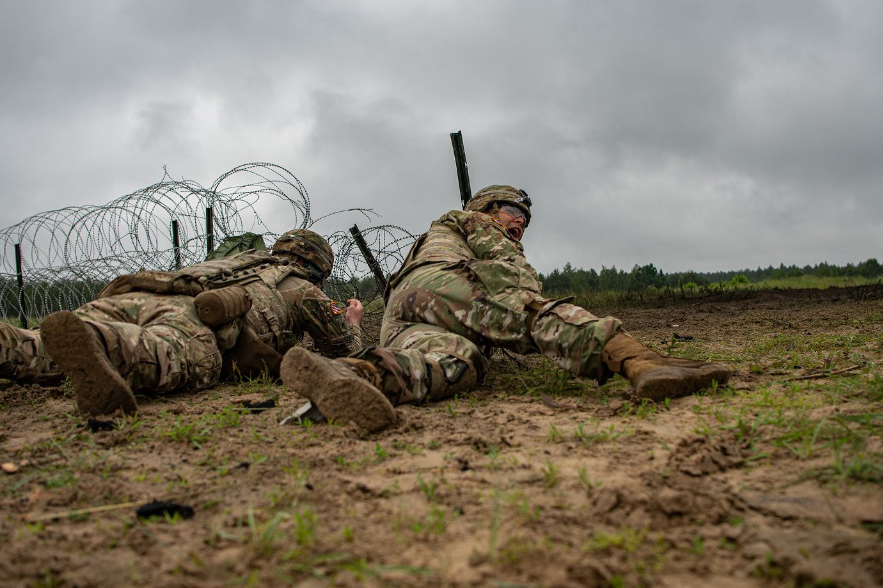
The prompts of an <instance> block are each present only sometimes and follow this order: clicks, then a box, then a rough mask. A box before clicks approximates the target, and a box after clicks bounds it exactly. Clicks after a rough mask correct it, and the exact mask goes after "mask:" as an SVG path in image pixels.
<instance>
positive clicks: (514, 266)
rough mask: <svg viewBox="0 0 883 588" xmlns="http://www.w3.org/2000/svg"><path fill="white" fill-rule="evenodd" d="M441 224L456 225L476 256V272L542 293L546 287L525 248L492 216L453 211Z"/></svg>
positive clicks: (520, 287)
mask: <svg viewBox="0 0 883 588" xmlns="http://www.w3.org/2000/svg"><path fill="white" fill-rule="evenodd" d="M439 222H443V223H445V224H449V225H452V226H456V228H457V230H458V232H459V233H460V234H461V235H462V236H463V238H464V239H465V240H466V244H467V245H468V247H469V249H470V250H471V251H472V253H473V254H474V256H475V259H474V260H473V261H471V262H470V263H469V266H470V268H472V269H473V270H474V271H475V272H476V273H479V274H484V275H485V276H488V277H489V278H491V279H492V281H494V282H505V284H499V285H500V286H505V285H509V286H510V287H514V288H518V289H521V290H526V291H529V292H533V293H535V294H538V295H539V294H542V291H543V285H542V283H541V282H540V279H539V276H538V275H537V272H536V270H535V269H534V268H533V266H532V265H530V263H528V261H527V258H525V257H524V247H523V246H522V245H521V243H519V242H518V241H515V240H514V239H512V238H511V237H510V236H509V234H508V233H507V232H506V230H505V229H504V228H503V226H502V225H500V224H499V223H497V222H496V221H495V220H494V219H493V217H491V216H490V215H487V214H484V213H480V212H463V211H459V210H453V211H451V212H449V213H448V214H447V215H445V216H444V217H442V219H440V221H439Z"/></svg>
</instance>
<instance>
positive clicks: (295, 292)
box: [98, 251, 361, 357]
mask: <svg viewBox="0 0 883 588" xmlns="http://www.w3.org/2000/svg"><path fill="white" fill-rule="evenodd" d="M306 277H307V274H306V270H304V269H303V268H301V267H300V266H298V265H293V264H289V263H287V260H280V259H279V258H277V257H274V256H272V255H270V254H269V253H267V252H265V251H248V252H244V253H239V254H237V255H233V256H230V257H222V258H218V259H214V260H211V261H204V262H202V263H197V264H194V265H190V266H187V267H185V268H181V269H180V270H175V271H144V270H142V271H140V272H138V273H135V274H129V275H125V276H120V277H119V278H117V279H116V280H114V281H113V282H111V283H110V284H108V285H107V287H105V288H104V290H102V291H101V293H100V294H99V295H98V297H99V298H105V297H108V296H112V295H114V294H122V293H125V292H131V291H133V290H138V291H143V292H155V293H157V294H187V295H191V296H195V295H196V294H198V293H200V292H202V291H204V290H210V289H213V288H223V287H226V286H233V285H237V286H241V287H243V288H245V290H246V291H247V292H248V293H249V295H250V296H251V299H252V307H251V309H250V310H249V311H248V312H247V313H246V315H245V317H244V320H241V321H240V320H237V321H235V322H233V323H230V324H227V325H223V326H221V327H219V328H218V329H216V331H215V336H216V338H217V340H218V347H219V348H220V349H221V351H224V350H227V349H230V348H231V347H233V345H234V344H235V342H236V338H237V337H238V336H239V331H240V329H241V328H242V326H248V327H251V328H252V330H254V332H255V334H256V335H257V336H258V338H260V339H261V341H263V342H264V343H266V344H267V345H269V346H270V347H272V348H273V349H274V350H276V351H277V352H279V353H280V354H284V353H285V352H286V351H287V350H288V349H289V348H291V347H292V346H293V345H294V344H295V343H297V342H298V341H299V340H300V339H301V338H302V337H303V334H304V333H305V332H306V333H309V335H310V337H311V338H312V339H313V342H314V343H315V345H316V348H317V350H318V351H319V352H320V353H322V354H323V355H327V356H329V357H339V356H343V355H348V354H349V353H352V352H353V351H357V350H358V349H359V348H360V347H361V341H360V337H359V328H358V327H356V326H354V325H351V324H349V323H347V322H346V320H345V318H346V304H342V303H339V302H335V301H332V300H331V299H329V298H328V297H327V296H326V295H325V293H324V292H322V291H321V290H320V289H319V288H317V287H316V286H314V285H313V284H312V283H310V282H309V281H307V279H306Z"/></svg>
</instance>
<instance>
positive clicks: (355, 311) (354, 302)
mask: <svg viewBox="0 0 883 588" xmlns="http://www.w3.org/2000/svg"><path fill="white" fill-rule="evenodd" d="M346 304H347V307H346V322H348V323H352V324H354V325H356V326H357V327H358V326H359V325H361V324H362V317H363V316H364V315H365V307H363V306H362V303H361V301H359V300H358V299H357V298H350V299H349V300H347V301H346Z"/></svg>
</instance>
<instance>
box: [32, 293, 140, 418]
mask: <svg viewBox="0 0 883 588" xmlns="http://www.w3.org/2000/svg"><path fill="white" fill-rule="evenodd" d="M40 333H41V336H42V338H43V345H44V346H45V347H46V352H47V353H49V356H50V357H51V358H52V360H53V361H55V363H57V364H58V365H59V367H61V370H62V371H63V372H64V373H65V375H66V376H67V377H68V378H70V380H71V383H72V384H73V386H74V394H75V396H76V399H77V406H78V407H79V409H80V410H81V411H83V412H85V413H86V414H88V415H100V414H109V413H112V412H114V411H116V410H118V409H122V411H123V412H128V413H133V412H135V411H137V410H138V403H137V402H135V395H134V394H132V390H131V389H130V388H129V385H128V384H127V383H126V380H124V379H123V377H122V376H121V375H120V373H119V372H118V371H117V370H116V368H114V366H113V365H112V364H111V363H110V359H108V357H107V353H105V351H104V346H103V345H102V344H101V341H100V340H99V338H98V335H97V333H95V332H94V331H93V330H92V328H91V327H89V325H87V324H86V323H85V322H83V320H82V319H81V318H80V317H78V316H77V315H75V314H74V313H72V312H70V311H67V310H62V311H59V312H55V313H52V314H50V315H49V316H48V317H46V320H44V321H43V324H41V325H40Z"/></svg>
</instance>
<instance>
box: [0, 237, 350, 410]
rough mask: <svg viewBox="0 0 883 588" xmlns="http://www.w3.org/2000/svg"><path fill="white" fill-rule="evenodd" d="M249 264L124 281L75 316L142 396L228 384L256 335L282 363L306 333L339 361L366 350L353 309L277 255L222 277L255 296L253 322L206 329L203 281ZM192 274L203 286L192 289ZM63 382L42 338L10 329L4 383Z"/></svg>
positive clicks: (212, 265) (0, 339)
mask: <svg viewBox="0 0 883 588" xmlns="http://www.w3.org/2000/svg"><path fill="white" fill-rule="evenodd" d="M249 255H252V256H256V255H257V254H250V253H243V254H239V255H237V256H233V257H230V258H225V259H223V260H219V261H217V262H205V263H202V264H197V265H195V266H190V267H188V268H185V270H182V272H141V273H139V274H133V275H130V276H122V277H121V278H118V279H117V280H115V281H114V282H112V283H111V284H109V285H108V287H107V288H105V290H104V291H102V293H101V294H100V295H99V298H98V299H97V300H94V301H92V302H88V303H87V304H85V305H83V306H81V307H80V308H78V309H77V310H75V311H74V314H75V315H77V316H78V317H80V318H81V319H82V320H83V321H84V322H85V323H86V324H88V325H89V326H91V327H92V328H93V329H94V330H95V331H96V332H97V333H98V334H99V336H100V338H101V342H102V344H103V347H104V350H105V351H106V353H107V356H108V358H109V359H110V361H111V364H112V365H113V366H114V367H115V368H116V369H117V371H119V373H120V375H121V376H122V377H123V378H124V379H125V380H126V382H127V383H128V385H129V386H130V388H131V389H132V390H133V391H146V392H150V393H164V392H169V391H172V390H177V389H182V388H194V389H200V388H206V387H209V386H212V385H213V384H215V383H217V381H218V380H219V378H220V375H221V366H222V353H223V352H226V351H228V350H229V349H231V348H232V347H233V346H234V344H235V343H236V340H237V339H238V337H239V335H240V332H241V331H242V330H243V328H246V327H247V328H249V329H251V330H252V331H253V332H254V333H255V334H256V335H257V337H258V339H260V341H262V342H263V343H265V344H267V345H268V346H269V347H270V348H272V349H273V350H274V351H275V352H276V353H279V354H280V358H281V354H283V353H285V351H286V350H288V349H289V348H290V347H292V346H293V345H294V344H295V343H297V341H298V340H299V339H300V338H301V337H302V336H303V333H304V332H306V333H309V335H310V336H311V337H312V339H313V341H314V342H315V344H316V347H317V348H318V350H319V351H320V352H322V353H323V354H326V355H328V356H330V357H337V356H342V355H346V354H347V353H351V352H353V351H354V350H356V349H358V347H359V345H360V340H359V337H358V327H355V326H354V325H351V324H349V323H347V322H345V320H344V317H345V315H344V312H345V309H344V308H340V305H338V304H336V303H333V302H332V301H331V300H329V299H328V297H327V296H325V294H324V293H323V292H322V291H321V290H320V289H319V288H317V287H316V286H314V285H313V284H311V283H310V282H308V281H307V279H306V277H307V274H306V272H305V271H304V270H303V269H302V268H300V267H298V266H296V265H294V264H288V260H285V261H284V262H283V261H281V260H279V259H277V258H274V257H273V256H271V255H270V254H267V253H264V254H262V255H260V256H257V257H258V258H259V259H260V260H261V261H262V263H261V264H260V265H259V266H255V265H254V264H252V266H251V267H250V268H247V269H244V270H241V271H240V272H238V273H237V272H233V271H230V270H226V271H224V269H222V270H221V274H222V277H223V281H222V283H220V284H218V285H219V286H227V285H238V286H241V287H242V288H243V289H244V290H245V291H246V292H247V293H248V295H249V296H250V298H251V301H252V305H251V308H250V309H249V310H248V311H247V312H246V313H245V315H244V316H242V317H240V318H237V319H235V320H233V321H231V322H229V323H227V324H225V325H223V326H221V327H219V328H217V329H216V330H212V329H210V328H209V327H207V326H206V325H205V324H203V322H202V321H201V320H200V318H199V315H198V313H197V310H196V308H195V306H194V298H193V294H194V293H196V292H197V291H198V290H199V289H201V288H202V287H203V282H201V280H200V278H199V277H198V276H200V274H203V273H207V272H211V271H213V270H217V269H218V268H219V267H221V268H225V267H226V266H228V265H232V266H234V267H235V266H236V265H237V260H238V259H245V258H246V257H247V256H249ZM182 273H184V274H186V276H185V277H188V278H192V277H196V279H195V280H185V281H182V280H181V274H182ZM215 273H217V272H215ZM176 280H177V281H176ZM142 288H143V289H147V290H166V291H169V290H170V291H171V292H169V293H157V292H152V291H141V289H142ZM176 290H177V291H182V292H187V293H175V291H176ZM61 376H62V374H61V371H60V369H59V368H58V366H57V365H56V364H55V363H54V362H52V361H51V360H50V359H49V357H48V355H47V354H46V352H45V350H44V347H43V344H42V341H41V337H40V331H39V329H37V330H25V329H19V328H16V327H13V326H12V325H9V324H7V323H0V377H5V378H10V379H14V380H18V381H45V380H48V379H51V378H53V377H56V378H60V377H61Z"/></svg>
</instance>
